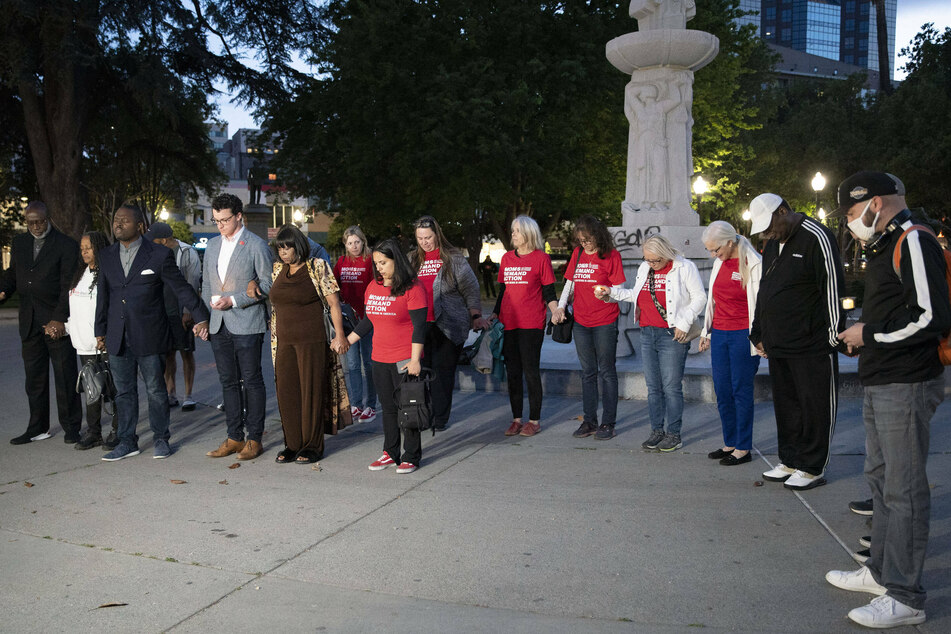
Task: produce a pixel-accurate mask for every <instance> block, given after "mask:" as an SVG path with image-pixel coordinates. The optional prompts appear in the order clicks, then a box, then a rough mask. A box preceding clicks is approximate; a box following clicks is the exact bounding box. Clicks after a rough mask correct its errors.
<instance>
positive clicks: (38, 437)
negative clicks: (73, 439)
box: [30, 431, 53, 442]
mask: <svg viewBox="0 0 951 634" xmlns="http://www.w3.org/2000/svg"><path fill="white" fill-rule="evenodd" d="M52 437H53V434H51V433H49V432H48V431H45V432H43V433H42V434H38V435H36V436H33V437H32V438H30V441H31V442H36V441H37V440H46V439H47V438H52Z"/></svg>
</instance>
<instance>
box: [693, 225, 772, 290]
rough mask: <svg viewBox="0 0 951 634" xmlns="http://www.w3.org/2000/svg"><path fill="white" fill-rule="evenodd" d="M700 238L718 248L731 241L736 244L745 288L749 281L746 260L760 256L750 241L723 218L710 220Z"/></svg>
mask: <svg viewBox="0 0 951 634" xmlns="http://www.w3.org/2000/svg"><path fill="white" fill-rule="evenodd" d="M701 240H703V242H704V244H706V243H708V242H709V243H710V244H715V245H717V247H718V248H719V247H722V246H724V245H727V244H731V243H732V244H735V245H736V248H737V251H738V255H739V260H740V266H739V269H740V277H742V278H743V288H746V285H747V283H748V282H749V281H750V266H749V264H748V261H749V260H750V259H759V257H760V255H759V253H757V252H756V249H754V248H753V245H752V244H750V241H749V240H747V239H746V238H745V237H744V236H741V235H740V234H739V233H737V232H736V229H734V228H733V225H731V224H730V223H729V222H726V221H725V220H714V221H713V222H711V223H710V224H709V225H708V226H707V228H706V229H704V230H703V235H702V236H701Z"/></svg>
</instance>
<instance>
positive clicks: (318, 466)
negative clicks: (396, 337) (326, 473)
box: [310, 462, 323, 471]
mask: <svg viewBox="0 0 951 634" xmlns="http://www.w3.org/2000/svg"><path fill="white" fill-rule="evenodd" d="M310 468H311V469H313V470H314V471H323V469H321V468H320V463H319V462H315V463H314V464H312V465H311V466H310Z"/></svg>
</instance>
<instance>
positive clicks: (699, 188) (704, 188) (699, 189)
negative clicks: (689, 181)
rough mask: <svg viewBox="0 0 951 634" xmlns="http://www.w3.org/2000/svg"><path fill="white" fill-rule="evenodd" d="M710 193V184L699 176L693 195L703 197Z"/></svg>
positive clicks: (694, 182) (694, 183)
mask: <svg viewBox="0 0 951 634" xmlns="http://www.w3.org/2000/svg"><path fill="white" fill-rule="evenodd" d="M708 191H710V184H709V183H708V182H707V181H705V180H704V179H703V176H698V177H697V178H695V179H694V181H693V193H695V194H696V195H697V196H703V195H704V194H706V193H707V192H708Z"/></svg>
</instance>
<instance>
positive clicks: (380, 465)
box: [368, 451, 396, 471]
mask: <svg viewBox="0 0 951 634" xmlns="http://www.w3.org/2000/svg"><path fill="white" fill-rule="evenodd" d="M391 464H396V461H395V460H393V459H392V458H390V454H388V453H386V452H385V451H384V452H383V455H382V456H380V457H379V459H377V460H376V461H375V462H371V463H370V466H369V467H368V468H369V469H370V471H382V470H383V469H386V468H387V467H388V466H390V465H391Z"/></svg>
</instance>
